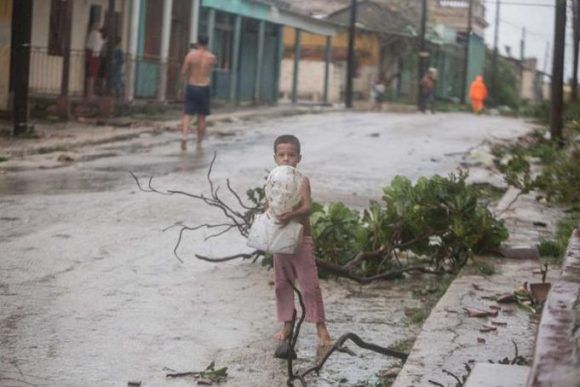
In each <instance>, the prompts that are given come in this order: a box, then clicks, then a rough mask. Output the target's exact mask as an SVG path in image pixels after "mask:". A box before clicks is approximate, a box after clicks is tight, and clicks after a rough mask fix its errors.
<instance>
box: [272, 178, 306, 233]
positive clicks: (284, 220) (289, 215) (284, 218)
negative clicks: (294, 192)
mask: <svg viewBox="0 0 580 387" xmlns="http://www.w3.org/2000/svg"><path fill="white" fill-rule="evenodd" d="M311 207H312V199H311V198H310V180H308V178H307V177H305V178H304V180H303V181H302V186H301V187H300V205H299V207H298V208H295V209H294V210H292V211H289V212H286V213H284V214H282V215H279V216H278V223H280V224H282V225H283V226H285V225H287V224H288V222H290V221H291V220H292V219H297V218H303V217H307V216H309V215H310V209H311Z"/></svg>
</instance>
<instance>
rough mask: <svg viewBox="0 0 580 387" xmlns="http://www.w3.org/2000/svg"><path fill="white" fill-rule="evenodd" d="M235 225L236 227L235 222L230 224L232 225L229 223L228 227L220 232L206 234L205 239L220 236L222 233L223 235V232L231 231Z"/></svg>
mask: <svg viewBox="0 0 580 387" xmlns="http://www.w3.org/2000/svg"><path fill="white" fill-rule="evenodd" d="M234 227H236V225H235V224H230V225H228V228H226V229H225V230H222V231H220V232H217V233H215V234H212V235H209V236H206V237H205V239H204V241H207V240H208V239H211V238H215V237H218V236H220V235H223V234H225V233H227V232H228V231H230V230H231V229H232V228H234Z"/></svg>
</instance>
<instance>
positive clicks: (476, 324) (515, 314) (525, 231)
mask: <svg viewBox="0 0 580 387" xmlns="http://www.w3.org/2000/svg"><path fill="white" fill-rule="evenodd" d="M513 200H514V193H513V192H512V191H508V192H506V194H505V195H504V198H503V199H502V200H501V201H500V203H499V204H498V206H497V207H498V208H497V209H498V210H500V209H501V210H502V211H503V213H502V214H501V215H500V218H502V219H504V221H505V222H506V226H507V227H508V230H509V231H510V239H509V240H508V241H507V244H506V245H507V246H508V247H513V248H532V249H535V247H536V245H537V244H538V243H539V241H540V239H541V238H543V237H547V236H548V235H549V234H551V233H553V232H554V230H555V228H556V221H557V219H558V211H557V210H556V209H549V208H546V207H545V206H543V205H542V204H540V203H538V202H537V201H536V200H535V199H534V197H533V195H521V196H519V197H517V199H516V200H515V201H514V202H513V203H512V201H513ZM508 203H512V204H511V206H509V208H503V209H502V208H501V207H502V206H504V207H505V206H506V205H507V204H508ZM535 224H536V225H539V224H542V226H536V225H535ZM528 255H529V256H528V257H522V258H517V259H508V258H494V257H476V258H475V264H471V265H467V266H466V267H464V268H463V269H462V271H461V272H460V273H459V275H458V276H457V278H456V279H455V280H454V281H453V282H452V284H451V285H450V286H449V288H448V290H447V292H446V293H445V295H444V296H443V297H442V298H441V299H440V300H439V302H438V303H437V305H436V306H435V308H433V310H432V311H431V314H430V316H429V318H428V319H427V320H426V321H425V323H424V325H423V327H422V329H421V333H420V334H419V336H418V337H417V340H416V341H415V344H414V346H413V348H412V350H411V353H410V355H409V358H408V360H407V362H406V363H405V365H404V367H403V369H402V370H401V372H400V373H399V375H398V377H397V379H396V380H395V382H394V384H393V387H409V386H430V385H434V384H432V383H430V380H432V381H434V382H437V383H440V385H443V386H451V385H455V382H456V380H455V379H454V378H453V377H452V376H451V375H449V374H447V373H445V372H444V371H443V370H445V371H449V372H451V373H453V374H454V375H456V376H457V377H459V378H462V377H463V376H464V375H467V371H466V368H465V364H468V365H469V366H470V367H471V368H473V367H474V366H475V365H476V364H477V363H480V364H481V363H488V362H490V361H493V362H494V363H498V362H499V361H500V360H503V359H505V358H508V359H509V360H513V359H514V357H515V356H516V354H515V346H514V342H515V345H517V351H518V353H517V355H518V356H522V357H523V358H525V359H526V360H528V361H531V359H532V357H533V353H534V342H535V337H536V332H537V330H538V319H537V316H534V315H532V314H530V313H529V312H528V311H526V310H524V309H522V308H520V307H518V306H517V304H498V303H497V302H496V301H495V298H496V296H497V295H501V294H504V293H508V294H511V293H512V292H513V291H514V290H516V289H518V288H519V287H521V286H522V285H523V284H524V282H528V283H534V282H541V276H540V274H539V269H540V268H541V264H540V261H539V259H538V257H537V254H536V256H535V257H534V256H533V255H532V254H528ZM478 262H482V263H485V264H491V265H493V267H494V269H495V273H494V274H493V275H490V276H483V275H481V274H479V273H478V271H477V266H478ZM557 276H558V270H555V269H551V270H549V272H548V279H547V281H548V282H550V281H552V282H553V280H555V279H556V278H557ZM466 308H476V309H480V310H483V311H489V312H490V315H488V316H485V317H469V315H468V313H467V311H466ZM512 367H518V366H515V365H514V366H512ZM527 372H528V371H527V370H526V371H525V372H523V371H522V370H521V369H513V372H512V371H509V370H507V373H506V374H504V376H502V378H504V379H503V383H504V384H501V386H506V387H507V386H510V387H515V386H523V385H525V376H526V375H527ZM510 378H511V379H510ZM516 379H517V380H516ZM520 379H523V380H520ZM486 385H490V384H486ZM494 385H495V384H494Z"/></svg>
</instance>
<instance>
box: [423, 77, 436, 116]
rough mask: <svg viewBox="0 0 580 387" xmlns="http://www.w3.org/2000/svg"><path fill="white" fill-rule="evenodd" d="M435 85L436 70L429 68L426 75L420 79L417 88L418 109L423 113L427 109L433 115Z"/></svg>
mask: <svg viewBox="0 0 580 387" xmlns="http://www.w3.org/2000/svg"><path fill="white" fill-rule="evenodd" d="M436 83H437V69H435V68H433V67H430V68H429V71H427V74H425V75H424V76H423V78H422V79H421V83H420V84H419V87H420V88H421V101H420V104H419V108H420V109H421V111H422V112H423V113H425V112H426V111H427V108H429V110H430V111H431V113H433V114H435V85H436Z"/></svg>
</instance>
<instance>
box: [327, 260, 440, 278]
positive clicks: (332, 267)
mask: <svg viewBox="0 0 580 387" xmlns="http://www.w3.org/2000/svg"><path fill="white" fill-rule="evenodd" d="M316 265H317V266H318V267H319V268H321V269H323V270H326V271H327V272H329V273H330V274H334V275H337V276H339V277H344V278H348V279H350V280H353V281H355V282H357V283H359V284H368V283H371V282H373V281H379V280H389V279H395V278H400V277H401V275H402V274H404V273H410V272H419V273H424V274H442V273H444V271H442V270H431V269H428V268H427V267H425V266H407V267H403V268H400V269H395V270H390V271H387V272H384V273H380V274H376V275H373V276H370V277H360V276H357V275H354V274H352V273H351V272H350V271H349V270H346V269H344V268H343V267H342V266H339V265H336V264H334V263H332V262H326V261H322V260H320V259H316Z"/></svg>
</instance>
